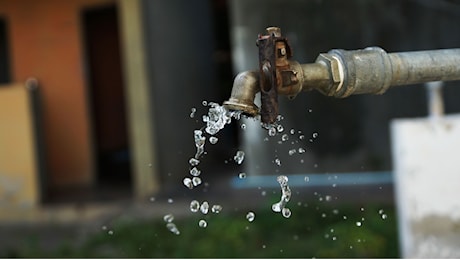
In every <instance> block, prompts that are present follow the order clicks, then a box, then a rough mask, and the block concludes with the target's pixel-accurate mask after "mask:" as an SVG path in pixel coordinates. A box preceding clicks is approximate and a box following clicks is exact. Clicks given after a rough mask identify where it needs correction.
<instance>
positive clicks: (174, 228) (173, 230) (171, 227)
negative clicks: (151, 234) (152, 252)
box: [166, 223, 180, 235]
mask: <svg viewBox="0 0 460 260" xmlns="http://www.w3.org/2000/svg"><path fill="white" fill-rule="evenodd" d="M166 228H167V229H168V230H169V231H171V233H173V234H175V235H179V234H180V232H179V229H177V226H176V224H174V223H167V224H166Z"/></svg>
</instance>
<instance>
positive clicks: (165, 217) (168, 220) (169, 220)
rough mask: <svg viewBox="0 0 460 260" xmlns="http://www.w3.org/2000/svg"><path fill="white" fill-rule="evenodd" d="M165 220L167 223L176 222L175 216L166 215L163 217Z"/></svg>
mask: <svg viewBox="0 0 460 260" xmlns="http://www.w3.org/2000/svg"><path fill="white" fill-rule="evenodd" d="M163 220H164V221H165V222H166V223H171V222H173V220H174V216H173V214H166V215H164V216H163Z"/></svg>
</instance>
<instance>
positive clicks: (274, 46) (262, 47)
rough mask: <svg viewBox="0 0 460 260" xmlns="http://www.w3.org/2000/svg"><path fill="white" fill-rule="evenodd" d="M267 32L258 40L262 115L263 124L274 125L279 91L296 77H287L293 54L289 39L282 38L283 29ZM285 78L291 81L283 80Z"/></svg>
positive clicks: (272, 28) (270, 29) (274, 28)
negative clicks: (289, 59)
mask: <svg viewBox="0 0 460 260" xmlns="http://www.w3.org/2000/svg"><path fill="white" fill-rule="evenodd" d="M266 30H267V34H266V35H260V34H259V36H258V38H257V46H258V47H259V76H260V80H259V86H260V94H261V103H262V104H261V109H260V115H261V120H262V122H263V123H268V124H272V123H274V122H275V121H276V118H277V116H278V90H281V89H282V88H283V87H285V86H288V85H290V83H291V79H293V78H294V79H295V75H294V77H292V75H287V74H289V72H290V70H289V69H290V67H289V61H288V58H290V57H291V56H292V52H291V48H290V46H289V44H288V42H287V39H286V38H284V37H282V36H281V29H280V28H278V27H269V28H267V29H266ZM291 72H292V71H291ZM286 75H287V76H288V77H286ZM285 78H289V80H283V79H285ZM283 81H284V83H283ZM286 81H289V83H288V82H286ZM294 81H295V80H294Z"/></svg>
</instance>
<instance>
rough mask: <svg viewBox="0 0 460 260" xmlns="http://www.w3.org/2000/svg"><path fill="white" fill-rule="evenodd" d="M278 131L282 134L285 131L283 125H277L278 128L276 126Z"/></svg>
mask: <svg viewBox="0 0 460 260" xmlns="http://www.w3.org/2000/svg"><path fill="white" fill-rule="evenodd" d="M276 130H277V131H278V132H279V133H281V132H283V131H284V127H283V126H282V125H277V126H276Z"/></svg>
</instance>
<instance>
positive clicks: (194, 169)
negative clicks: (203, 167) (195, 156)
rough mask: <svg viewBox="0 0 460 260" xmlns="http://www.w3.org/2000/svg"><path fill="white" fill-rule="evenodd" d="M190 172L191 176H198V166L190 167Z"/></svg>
mask: <svg viewBox="0 0 460 260" xmlns="http://www.w3.org/2000/svg"><path fill="white" fill-rule="evenodd" d="M190 174H191V175H192V176H195V177H196V176H200V174H201V171H200V170H198V168H196V167H193V168H192V169H190Z"/></svg>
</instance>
